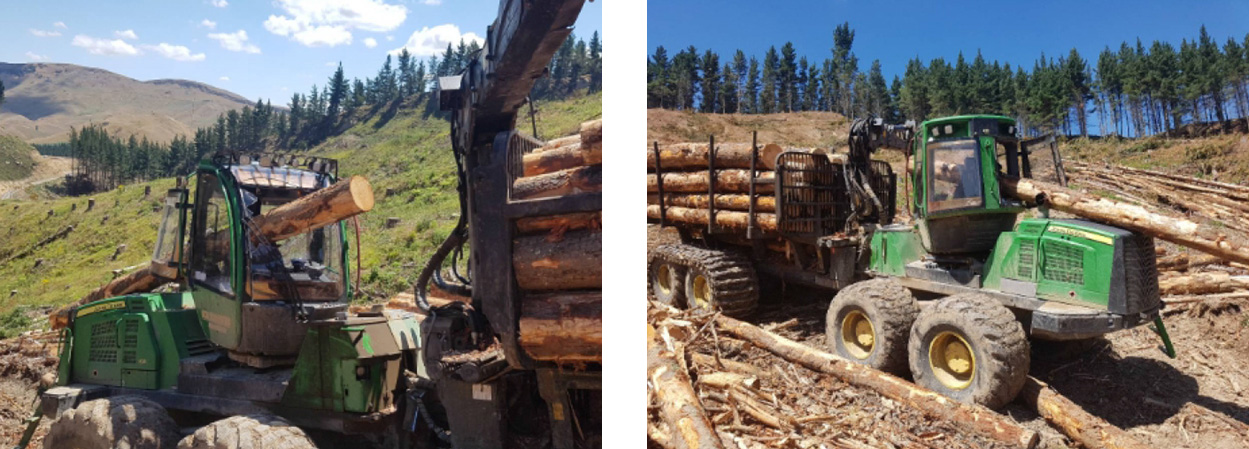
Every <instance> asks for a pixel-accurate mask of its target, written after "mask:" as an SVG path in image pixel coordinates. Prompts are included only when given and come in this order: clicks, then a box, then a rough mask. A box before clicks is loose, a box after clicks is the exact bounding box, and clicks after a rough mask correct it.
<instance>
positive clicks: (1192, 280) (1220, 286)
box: [1158, 271, 1249, 295]
mask: <svg viewBox="0 0 1249 449" xmlns="http://www.w3.org/2000/svg"><path fill="white" fill-rule="evenodd" d="M1246 289H1249V276H1232V275H1230V274H1227V273H1224V272H1218V271H1216V272H1209V273H1196V274H1190V275H1186V276H1175V277H1170V278H1163V279H1159V280H1158V291H1159V293H1161V294H1163V295H1203V294H1210V293H1228V292H1234V291H1236V290H1246Z"/></svg>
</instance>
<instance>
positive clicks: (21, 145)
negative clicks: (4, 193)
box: [0, 136, 35, 181]
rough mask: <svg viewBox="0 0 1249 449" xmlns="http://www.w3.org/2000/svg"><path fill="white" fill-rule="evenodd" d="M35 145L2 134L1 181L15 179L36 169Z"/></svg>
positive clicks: (0, 149)
mask: <svg viewBox="0 0 1249 449" xmlns="http://www.w3.org/2000/svg"><path fill="white" fill-rule="evenodd" d="M33 153H35V147H32V146H30V145H29V144H27V143H26V142H22V140H21V139H18V138H16V137H13V136H0V181H15V180H18V179H22V178H25V177H27V176H30V174H31V172H33V171H34V168H35V167H34V166H35V159H34V158H33Z"/></svg>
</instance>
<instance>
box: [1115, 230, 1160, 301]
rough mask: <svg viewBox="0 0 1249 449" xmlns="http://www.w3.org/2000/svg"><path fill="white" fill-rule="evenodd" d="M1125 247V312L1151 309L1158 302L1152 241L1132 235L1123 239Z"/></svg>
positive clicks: (1155, 263)
mask: <svg viewBox="0 0 1249 449" xmlns="http://www.w3.org/2000/svg"><path fill="white" fill-rule="evenodd" d="M1124 240H1126V242H1127V246H1125V247H1124V248H1123V263H1124V274H1125V275H1126V276H1125V277H1126V278H1127V279H1126V281H1127V294H1128V297H1127V300H1128V301H1127V304H1128V308H1129V309H1128V310H1127V312H1129V313H1132V312H1140V311H1143V310H1146V309H1150V308H1152V306H1153V305H1155V304H1157V303H1158V302H1159V301H1160V300H1159V296H1158V293H1159V292H1158V267H1157V259H1156V257H1157V256H1155V255H1154V239H1153V238H1152V237H1149V236H1144V235H1140V234H1133V235H1132V237H1131V238H1128V239H1124Z"/></svg>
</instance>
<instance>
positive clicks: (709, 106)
mask: <svg viewBox="0 0 1249 449" xmlns="http://www.w3.org/2000/svg"><path fill="white" fill-rule="evenodd" d="M699 65H700V66H701V67H702V68H703V74H702V93H703V96H702V100H701V101H700V103H699V106H700V110H701V111H702V112H720V99H719V98H717V97H718V95H719V94H720V72H719V70H720V56H718V55H716V54H715V52H713V51H711V50H707V51H706V52H705V53H703V60H702V63H701V64H699Z"/></svg>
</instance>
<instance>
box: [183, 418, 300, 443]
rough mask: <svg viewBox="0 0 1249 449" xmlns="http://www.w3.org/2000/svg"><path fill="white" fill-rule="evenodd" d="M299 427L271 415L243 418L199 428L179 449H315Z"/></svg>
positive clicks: (226, 420) (229, 419)
mask: <svg viewBox="0 0 1249 449" xmlns="http://www.w3.org/2000/svg"><path fill="white" fill-rule="evenodd" d="M316 447H317V446H316V444H314V443H313V442H312V439H310V438H308V435H307V434H305V433H304V431H303V430H300V429H299V428H298V427H295V426H293V425H291V424H290V423H288V422H286V421H284V420H282V419H281V418H278V417H275V416H271V415H243V416H231V417H229V418H226V419H223V420H220V421H217V422H214V423H212V424H209V425H207V426H204V427H201V428H199V430H196V431H195V433H194V434H192V435H190V436H188V437H186V438H184V439H183V440H182V442H180V443H178V449H316Z"/></svg>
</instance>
